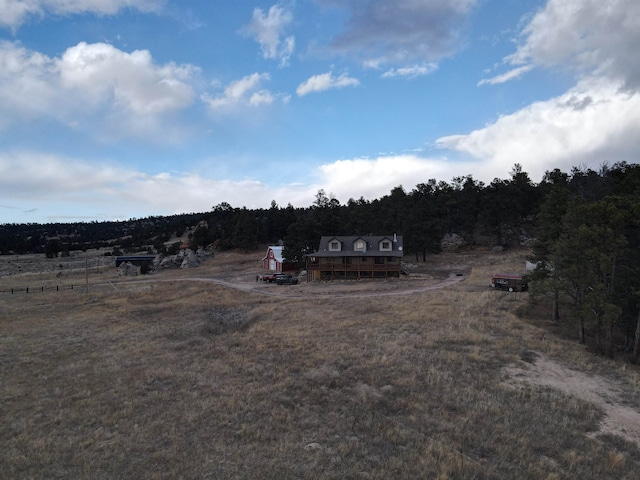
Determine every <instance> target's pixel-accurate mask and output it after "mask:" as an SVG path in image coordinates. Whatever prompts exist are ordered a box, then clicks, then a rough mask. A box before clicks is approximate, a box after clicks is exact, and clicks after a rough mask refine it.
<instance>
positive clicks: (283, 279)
mask: <svg viewBox="0 0 640 480" xmlns="http://www.w3.org/2000/svg"><path fill="white" fill-rule="evenodd" d="M276 283H277V284H278V285H296V284H297V283H298V279H297V278H296V277H294V276H293V275H288V274H286V273H280V274H278V275H276Z"/></svg>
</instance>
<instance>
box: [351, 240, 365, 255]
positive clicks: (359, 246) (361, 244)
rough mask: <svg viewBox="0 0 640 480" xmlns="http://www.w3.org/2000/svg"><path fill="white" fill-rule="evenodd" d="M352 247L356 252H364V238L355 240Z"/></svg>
mask: <svg viewBox="0 0 640 480" xmlns="http://www.w3.org/2000/svg"><path fill="white" fill-rule="evenodd" d="M353 249H354V250H355V251H357V252H364V250H365V248H364V240H356V243H355V245H354V246H353Z"/></svg>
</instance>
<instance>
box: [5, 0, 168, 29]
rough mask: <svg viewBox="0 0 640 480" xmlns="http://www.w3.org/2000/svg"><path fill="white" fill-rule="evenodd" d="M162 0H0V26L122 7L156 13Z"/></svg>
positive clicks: (110, 12) (104, 12)
mask: <svg viewBox="0 0 640 480" xmlns="http://www.w3.org/2000/svg"><path fill="white" fill-rule="evenodd" d="M165 3H166V0H0V26H5V27H9V28H12V29H15V28H18V27H20V25H22V24H23V23H24V22H25V21H26V20H27V19H28V18H29V17H32V16H38V17H43V16H45V15H50V14H54V15H71V14H86V13H93V14H96V15H115V14H116V13H118V12H119V11H120V10H122V9H125V8H134V9H137V10H140V11H141V12H159V11H160V10H161V9H162V7H163V6H164V4H165Z"/></svg>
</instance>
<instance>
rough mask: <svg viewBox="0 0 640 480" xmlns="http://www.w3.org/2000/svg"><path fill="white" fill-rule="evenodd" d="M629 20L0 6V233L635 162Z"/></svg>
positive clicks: (588, 12) (445, 12)
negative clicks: (30, 225)
mask: <svg viewBox="0 0 640 480" xmlns="http://www.w3.org/2000/svg"><path fill="white" fill-rule="evenodd" d="M638 45H640V2H638V1H637V0H610V1H607V2H602V1H601V0H282V1H279V2H275V1H268V2H265V1H246V2H245V1H242V2H239V1H237V0H192V1H190V0H180V1H177V0H84V1H83V0H0V223H14V222H15V223H23V222H35V223H47V222H75V221H93V220H97V221H102V220H116V219H128V218H133V217H137V218H140V217H146V216H150V215H171V214H175V213H187V212H203V211H207V210H210V209H211V208H212V207H213V206H215V205H217V204H219V203H221V202H227V203H230V204H231V205H232V206H233V207H244V206H246V207H248V208H259V207H264V208H268V207H269V206H270V204H271V201H272V200H275V201H276V202H277V203H278V204H279V205H281V206H286V205H287V204H289V203H290V204H292V205H293V206H295V207H307V206H309V205H311V203H312V202H313V200H314V196H315V194H316V193H317V191H318V190H319V189H323V190H324V191H325V192H326V193H327V194H329V195H330V196H334V197H335V198H337V199H338V200H339V201H340V202H341V203H346V202H347V201H348V200H349V199H350V198H354V199H359V198H360V197H364V198H365V199H368V200H373V199H375V198H380V197H381V196H383V195H386V194H388V193H389V192H390V190H391V189H392V188H394V187H396V186H398V185H402V186H403V187H404V188H405V190H406V191H411V190H412V189H413V188H414V187H415V186H416V185H417V184H418V183H422V182H426V181H427V180H429V179H430V178H435V179H437V180H438V181H440V180H444V181H450V180H451V179H452V178H453V177H455V176H460V175H473V177H474V178H475V179H477V180H480V181H483V182H485V183H489V182H491V180H493V179H494V178H496V177H497V178H508V177H509V173H510V171H511V168H512V166H513V165H514V164H515V163H519V164H521V165H522V166H523V169H524V170H525V171H526V172H528V173H529V174H530V176H531V178H532V180H533V181H534V182H538V181H540V180H541V178H542V176H543V174H544V172H545V171H546V170H550V169H553V168H560V169H563V170H565V171H569V170H570V168H571V167H573V166H578V167H590V168H594V169H598V168H600V166H601V165H602V164H603V163H609V164H611V163H614V162H617V161H627V162H637V161H638V158H637V152H638V147H639V144H640V92H639V88H640V55H638V54H637V48H638V47H637V46H638Z"/></svg>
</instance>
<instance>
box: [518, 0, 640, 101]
mask: <svg viewBox="0 0 640 480" xmlns="http://www.w3.org/2000/svg"><path fill="white" fill-rule="evenodd" d="M638 45H640V2H638V1H637V0H608V1H606V2H605V1H602V0H571V1H567V0H548V2H547V4H546V5H545V7H544V8H543V9H541V10H540V11H539V12H537V13H536V14H535V15H534V16H533V18H532V19H531V21H530V22H529V23H528V24H527V25H526V27H525V28H524V30H523V31H522V41H521V43H520V45H519V46H518V49H517V51H516V52H515V53H514V54H512V55H510V56H509V57H507V59H506V60H507V61H508V62H509V63H511V64H512V65H528V64H534V65H539V66H543V67H553V66H557V65H560V66H568V67H571V68H573V69H575V71H576V72H578V73H579V74H596V75H599V76H606V77H608V78H611V79H612V80H615V81H622V82H624V84H625V86H626V87H628V88H638V87H640V56H639V55H638V54H637V48H638Z"/></svg>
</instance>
